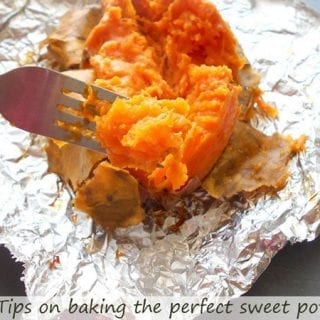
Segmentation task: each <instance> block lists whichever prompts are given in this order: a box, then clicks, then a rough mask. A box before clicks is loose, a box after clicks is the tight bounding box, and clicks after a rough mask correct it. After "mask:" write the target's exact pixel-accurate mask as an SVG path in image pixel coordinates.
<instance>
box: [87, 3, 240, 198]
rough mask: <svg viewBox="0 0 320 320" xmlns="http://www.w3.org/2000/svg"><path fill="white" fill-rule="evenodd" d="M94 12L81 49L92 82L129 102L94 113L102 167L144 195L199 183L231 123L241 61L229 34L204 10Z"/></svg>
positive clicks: (210, 9)
mask: <svg viewBox="0 0 320 320" xmlns="http://www.w3.org/2000/svg"><path fill="white" fill-rule="evenodd" d="M103 5H104V10H105V11H104V16H103V18H102V20H101V21H100V23H99V24H98V25H97V26H96V27H95V28H94V29H93V30H92V32H91V34H90V35H89V37H88V39H87V42H86V49H87V53H88V55H89V56H90V64H91V66H92V68H93V69H94V70H95V74H96V81H95V82H96V84H98V85H99V86H102V87H105V88H108V89H111V90H114V91H116V92H119V93H122V94H124V95H127V96H128V97H131V98H130V99H128V100H117V101H116V102H115V103H114V104H113V105H112V106H110V105H106V106H105V107H104V108H103V107H102V108H101V106H100V108H99V109H100V110H103V112H101V115H100V116H99V117H98V118H97V119H96V120H97V133H96V136H97V138H98V140H99V141H100V142H101V143H102V145H103V146H105V148H106V150H107V154H108V158H109V159H110V161H111V163H112V164H113V165H114V166H117V167H120V168H125V169H127V170H129V171H130V172H131V174H133V175H135V176H136V177H137V179H139V181H140V182H141V183H142V184H144V185H145V186H146V187H148V188H149V189H151V190H154V191H162V190H168V191H169V192H171V191H177V190H179V189H180V188H182V187H183V186H184V185H185V184H186V183H187V182H188V180H189V179H191V178H194V177H196V178H199V179H203V178H204V177H205V176H206V175H207V174H208V173H209V171H210V170H211V169H212V167H213V166H214V164H215V163H216V161H217V160H218V158H219V157H220V155H221V153H222V152H223V150H224V149H225V147H226V145H227V143H228V141H229V138H230V135H231V133H232V131H233V128H234V125H235V123H236V120H237V118H238V114H239V107H238V96H239V93H240V89H239V86H238V85H237V84H236V80H237V79H236V78H237V75H238V73H239V70H240V69H241V68H242V66H243V64H244V59H243V58H242V57H241V56H240V55H239V54H238V52H237V43H236V40H235V38H234V36H233V34H232V32H231V31H230V29H229V27H228V26H227V24H226V23H225V22H224V21H223V20H222V18H221V16H220V15H219V13H218V11H217V9H216V8H215V6H214V5H213V4H211V3H208V2H206V1H196V0H174V1H168V0H161V1H160V0H158V1H140V0H133V1H129V0H109V1H103Z"/></svg>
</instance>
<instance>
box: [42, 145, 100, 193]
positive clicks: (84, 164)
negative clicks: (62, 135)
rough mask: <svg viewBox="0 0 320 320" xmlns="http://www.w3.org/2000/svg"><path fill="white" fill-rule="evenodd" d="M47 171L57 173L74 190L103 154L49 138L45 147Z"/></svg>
mask: <svg viewBox="0 0 320 320" xmlns="http://www.w3.org/2000/svg"><path fill="white" fill-rule="evenodd" d="M46 153H47V156H48V164H49V168H48V171H49V172H53V173H56V174H58V175H59V176H60V177H61V178H62V180H63V181H64V182H65V183H69V184H70V185H71V187H72V189H73V190H74V191H76V190H77V189H78V187H79V186H80V185H81V183H82V182H83V181H84V180H85V179H87V178H88V176H89V174H90V172H91V171H92V168H93V167H94V166H95V165H96V164H97V163H98V162H99V161H101V160H102V159H103V158H105V157H106V156H105V155H102V154H99V153H96V152H93V151H91V150H89V149H85V148H81V147H78V146H76V145H73V144H68V143H64V142H60V141H54V140H49V142H48V145H47V147H46Z"/></svg>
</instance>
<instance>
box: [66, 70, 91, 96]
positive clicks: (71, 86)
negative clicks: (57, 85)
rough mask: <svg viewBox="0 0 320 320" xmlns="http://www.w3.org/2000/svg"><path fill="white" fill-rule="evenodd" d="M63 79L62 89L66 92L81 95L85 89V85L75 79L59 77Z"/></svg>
mask: <svg viewBox="0 0 320 320" xmlns="http://www.w3.org/2000/svg"><path fill="white" fill-rule="evenodd" d="M61 76H62V77H63V84H62V86H63V89H66V90H68V91H72V92H77V93H80V94H81V95H83V94H84V93H85V91H86V89H87V85H86V83H84V82H82V81H79V80H77V79H74V78H71V77H68V76H65V75H61Z"/></svg>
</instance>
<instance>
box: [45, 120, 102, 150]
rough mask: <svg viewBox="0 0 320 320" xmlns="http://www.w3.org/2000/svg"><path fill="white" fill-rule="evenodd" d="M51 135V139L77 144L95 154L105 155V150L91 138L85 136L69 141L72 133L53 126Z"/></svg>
mask: <svg viewBox="0 0 320 320" xmlns="http://www.w3.org/2000/svg"><path fill="white" fill-rule="evenodd" d="M51 133H52V138H54V139H57V140H62V141H69V142H70V143H73V144H77V145H79V146H82V147H84V146H85V147H86V148H89V149H92V150H95V151H97V152H100V153H103V154H105V153H106V150H105V149H104V148H103V147H102V146H101V145H100V143H99V142H98V141H96V140H94V139H93V138H90V137H86V136H79V137H77V139H70V134H71V136H72V134H73V133H72V132H70V131H68V130H66V129H65V128H61V127H58V126H54V131H52V132H51Z"/></svg>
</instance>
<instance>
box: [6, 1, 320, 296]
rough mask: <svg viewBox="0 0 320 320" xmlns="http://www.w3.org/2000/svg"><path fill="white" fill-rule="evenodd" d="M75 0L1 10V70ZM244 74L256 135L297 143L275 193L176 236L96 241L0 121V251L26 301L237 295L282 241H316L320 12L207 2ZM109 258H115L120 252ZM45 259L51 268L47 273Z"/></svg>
mask: <svg viewBox="0 0 320 320" xmlns="http://www.w3.org/2000/svg"><path fill="white" fill-rule="evenodd" d="M88 2H89V4H91V3H94V1H85V0H83V1H80V0H79V1H76V0H65V1H63V0H59V1H53V0H41V1H39V0H26V1H23V0H15V1H9V0H5V1H1V2H0V73H4V72H6V71H8V70H10V69H12V68H15V67H18V66H20V65H23V64H26V63H27V64H28V63H35V62H36V61H37V58H38V56H39V55H40V54H41V52H39V49H38V44H39V42H40V41H42V40H43V39H44V38H45V37H46V34H47V32H48V31H49V30H51V29H52V27H53V26H54V25H56V24H57V22H58V19H59V17H60V16H61V15H62V14H63V13H64V12H65V11H66V10H67V9H70V8H74V7H77V6H78V7H79V6H82V5H87V4H88ZM215 3H216V4H217V6H218V7H219V8H220V10H221V13H222V15H223V16H224V17H225V19H226V20H227V21H228V22H229V23H230V24H231V27H232V29H233V30H234V32H235V34H236V36H237V38H238V40H239V42H240V44H241V46H242V47H243V49H244V52H245V54H246V55H247V57H248V59H249V61H251V63H252V65H253V67H254V68H255V69H256V70H257V71H258V72H259V73H260V74H261V75H262V85H261V87H262V89H263V90H264V91H265V100H266V101H268V102H271V103H274V104H276V105H277V107H278V108H279V110H280V118H279V120H277V121H261V120H259V119H257V120H256V123H255V125H256V126H257V127H259V128H260V129H261V130H263V131H264V132H266V133H272V132H274V131H279V132H282V133H284V134H291V135H292V136H293V137H298V136H300V135H301V134H306V135H307V136H308V141H307V149H306V151H305V152H303V153H301V154H300V155H299V156H297V157H295V158H294V159H293V160H292V161H291V162H290V169H291V172H292V176H291V177H290V179H289V181H288V184H287V186H286V188H285V189H284V190H282V191H281V192H279V193H278V194H277V196H275V197H270V196H265V197H263V198H261V199H260V200H259V201H258V202H257V203H253V202H250V201H249V202H247V203H246V205H243V204H241V203H239V204H238V207H237V208H236V207H235V206H234V204H233V206H231V205H230V204H229V203H223V204H222V205H220V206H218V207H214V208H211V209H210V210H209V211H208V212H207V213H206V214H205V215H198V216H194V217H193V218H191V219H189V220H187V221H186V222H185V223H184V225H183V226H182V227H181V230H180V232H179V233H177V234H155V233H154V232H149V231H148V230H146V229H145V228H144V226H143V225H138V226H135V227H131V228H128V229H119V230H116V232H115V233H114V234H113V235H112V236H111V237H109V238H108V237H107V238H105V236H104V234H103V233H101V232H99V231H97V232H96V233H95V234H94V235H92V232H91V221H90V219H88V218H86V217H85V216H84V215H82V214H81V213H77V214H76V215H75V213H74V212H73V209H72V206H71V202H70V191H69V190H68V188H66V187H63V186H61V184H60V183H59V179H58V178H57V177H56V176H55V175H54V174H48V173H47V162H46V156H45V153H44V151H43V143H44V142H45V139H44V138H41V137H37V136H33V135H30V134H27V133H25V132H23V131H21V130H19V129H16V128H13V127H11V126H10V125H9V124H8V123H7V121H5V120H4V119H3V118H0V133H1V134H0V146H1V148H0V160H1V161H0V185H1V192H0V207H1V208H2V209H1V214H0V243H3V244H5V245H6V246H7V247H8V248H9V249H10V250H11V252H12V253H13V254H14V256H15V257H16V258H17V260H19V261H22V262H23V263H24V264H25V272H24V282H25V285H26V291H27V295H28V296H30V297H31V296H42V297H44V298H45V299H49V298H51V297H53V296H57V295H59V296H62V297H63V296H74V295H81V296H83V295H86V294H90V295H91V296H101V295H102V296H105V295H108V294H111V293H112V295H113V297H114V299H117V298H119V297H123V296H127V297H128V296H134V295H137V294H143V295H149V296H150V295H156V296H161V295H174V296H180V295H181V296H182V295H188V296H192V295H193V296H207V297H216V296H230V297H237V296H240V295H241V294H243V293H245V292H246V291H247V290H248V289H249V288H250V287H251V285H252V283H253V282H254V281H255V280H256V279H257V278H258V277H259V275H260V274H261V273H262V272H263V271H264V269H265V268H266V267H267V265H268V264H269V262H270V260H271V258H272V257H273V256H274V255H275V254H276V253H277V252H278V251H279V250H280V249H281V248H282V247H283V246H284V245H285V244H286V243H287V242H288V241H291V242H296V241H303V240H312V239H314V238H315V237H316V236H318V235H319V233H320V68H319V66H320V54H319V50H320V39H319V34H320V15H318V14H317V13H315V12H314V11H312V10H311V9H308V8H307V7H306V5H304V4H303V3H302V2H300V1H296V0H294V1H292V0H282V1H267V0H259V1H254V0H251V1H250V0H238V1H237V2H236V3H235V2H234V1H231V0H219V1H215ZM119 253H121V254H120V255H119ZM54 257H59V260H60V263H58V264H56V266H55V267H54V268H50V265H51V266H52V263H53V260H54Z"/></svg>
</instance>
